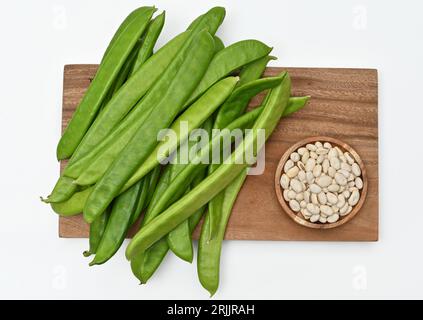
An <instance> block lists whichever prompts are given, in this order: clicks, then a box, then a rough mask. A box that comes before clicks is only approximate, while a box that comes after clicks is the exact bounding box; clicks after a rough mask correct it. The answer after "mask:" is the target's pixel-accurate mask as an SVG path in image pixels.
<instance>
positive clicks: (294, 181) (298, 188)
mask: <svg viewBox="0 0 423 320" xmlns="http://www.w3.org/2000/svg"><path fill="white" fill-rule="evenodd" d="M290 186H291V187H292V189H293V190H294V191H295V192H302V191H303V185H302V184H301V182H300V181H298V180H297V179H292V180H291V182H290Z"/></svg>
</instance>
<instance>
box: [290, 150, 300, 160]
mask: <svg viewBox="0 0 423 320" xmlns="http://www.w3.org/2000/svg"><path fill="white" fill-rule="evenodd" d="M289 158H290V159H291V160H292V161H294V162H297V161H300V155H299V154H298V153H297V152H293V153H291V155H290V156H289Z"/></svg>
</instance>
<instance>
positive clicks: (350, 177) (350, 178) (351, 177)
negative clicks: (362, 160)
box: [347, 173, 355, 182]
mask: <svg viewBox="0 0 423 320" xmlns="http://www.w3.org/2000/svg"><path fill="white" fill-rule="evenodd" d="M354 180H355V176H354V175H353V174H352V173H350V175H349V176H348V179H347V181H348V182H350V181H354Z"/></svg>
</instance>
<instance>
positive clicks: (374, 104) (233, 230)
mask: <svg viewBox="0 0 423 320" xmlns="http://www.w3.org/2000/svg"><path fill="white" fill-rule="evenodd" d="M96 70H97V65H66V66H65V69H64V84H63V115H62V129H64V128H65V127H66V125H67V123H68V121H69V119H70V118H71V116H72V113H73V112H74V110H75V108H76V106H77V105H78V103H79V101H80V99H81V98H82V96H83V94H84V92H85V90H86V88H87V86H88V85H89V83H90V80H91V79H92V78H93V76H94V74H95V72H96ZM283 70H287V71H288V72H289V74H290V76H291V78H292V95H294V96H302V95H310V96H311V100H310V102H309V103H308V105H307V106H306V107H305V108H304V109H303V110H301V111H299V112H297V113H295V114H294V115H292V116H290V117H289V118H286V119H283V120H281V121H280V123H279V125H278V127H277V128H276V130H275V131H274V133H273V134H272V136H271V138H270V139H269V141H268V142H267V144H266V167H265V172H264V174H263V175H259V176H249V177H248V178H247V180H246V182H245V184H244V186H243V188H242V190H241V192H240V194H239V196H238V199H237V201H236V204H235V206H234V209H233V213H232V216H231V218H230V221H229V225H228V228H227V231H226V239H239V240H314V241H377V240H378V225H379V191H378V182H379V179H378V82H377V70H373V69H330V68H268V69H267V70H266V73H265V75H266V76H273V75H276V74H278V73H280V72H281V71H283ZM261 99H262V96H258V97H256V98H255V99H253V101H252V102H251V107H254V106H257V105H258V104H259V102H260V101H261ZM310 136H331V137H334V138H338V139H341V140H343V141H345V142H346V143H348V144H349V145H351V146H352V147H353V148H354V149H355V150H356V151H357V152H358V153H359V154H360V156H361V158H362V160H363V162H364V164H365V166H366V170H367V173H368V182H369V189H368V194H367V198H366V201H365V203H364V205H363V207H362V209H361V210H360V212H359V213H358V214H357V216H356V217H355V218H354V219H352V220H351V221H350V222H349V223H346V224H345V225H343V226H340V227H338V228H334V229H329V230H318V229H309V228H306V227H303V226H300V225H298V224H296V223H295V222H294V221H292V220H291V219H290V218H289V217H288V216H287V215H286V214H285V213H284V212H283V211H282V208H281V206H280V205H279V203H278V201H277V199H276V194H275V190H274V175H275V170H276V166H277V164H278V162H279V159H280V158H281V156H282V155H283V153H284V152H285V150H286V149H287V148H288V147H289V146H291V145H292V144H294V143H295V142H297V141H299V140H301V139H303V138H306V137H310ZM64 165H65V164H64V163H62V168H63V166H64ZM59 236H60V237H65V238H79V237H87V236H88V225H87V224H86V223H85V222H84V221H83V219H82V217H81V216H80V215H79V216H74V217H68V218H62V217H60V219H59ZM195 237H198V230H197V231H196V232H195Z"/></svg>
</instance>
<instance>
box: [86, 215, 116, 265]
mask: <svg viewBox="0 0 423 320" xmlns="http://www.w3.org/2000/svg"><path fill="white" fill-rule="evenodd" d="M109 215H110V210H109V208H107V210H106V212H105V213H104V214H102V215H101V216H99V217H98V218H97V219H95V220H94V221H93V222H92V223H91V224H90V235H89V246H90V247H89V249H88V250H87V251H84V252H83V255H84V256H85V257H89V256H90V255H92V254H95V253H96V252H97V248H98V245H99V244H100V241H101V238H102V237H103V234H104V231H105V230H106V226H107V221H108V220H109Z"/></svg>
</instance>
